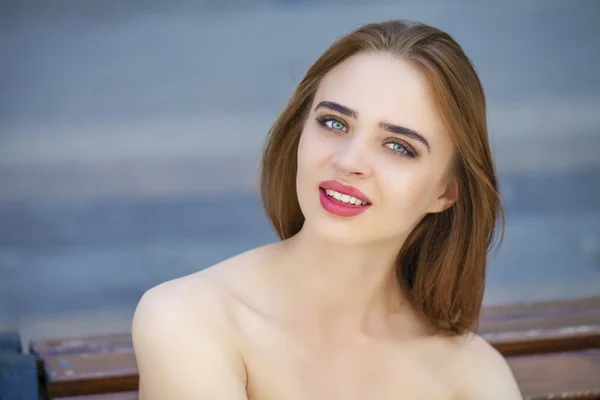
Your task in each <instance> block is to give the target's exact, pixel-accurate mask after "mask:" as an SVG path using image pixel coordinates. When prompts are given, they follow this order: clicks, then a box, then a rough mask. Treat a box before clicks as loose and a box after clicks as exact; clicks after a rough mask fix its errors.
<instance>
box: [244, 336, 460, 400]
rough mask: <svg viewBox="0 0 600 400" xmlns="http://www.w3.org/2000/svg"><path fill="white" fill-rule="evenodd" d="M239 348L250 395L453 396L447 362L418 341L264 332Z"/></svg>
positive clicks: (269, 399) (256, 399) (255, 399)
mask: <svg viewBox="0 0 600 400" xmlns="http://www.w3.org/2000/svg"><path fill="white" fill-rule="evenodd" d="M244 350H245V351H244V360H245V362H246V368H247V374H248V389H247V392H248V399H249V400H296V399H298V400H305V399H311V400H312V399H314V400H320V399H323V400H335V399H344V400H353V399H357V400H358V399H370V400H371V399H372V400H379V399H380V400H388V399H389V400H412V399H415V400H417V399H419V400H428V399H431V400H451V399H452V398H453V397H454V392H455V390H454V388H453V385H452V381H451V379H449V374H448V371H447V367H446V366H445V365H444V363H443V362H439V360H436V359H435V357H433V358H432V357H429V356H428V355H427V352H423V351H419V348H418V346H417V347H415V346H410V345H407V346H404V348H398V347H395V346H393V345H390V344H368V345H360V346H336V345H332V346H326V345H318V346H315V345H308V344H304V343H301V342H300V341H298V340H293V339H292V338H291V337H283V336H281V335H271V334H264V332H263V335H262V336H256V337H254V338H252V339H250V340H247V341H246V343H245V349H244Z"/></svg>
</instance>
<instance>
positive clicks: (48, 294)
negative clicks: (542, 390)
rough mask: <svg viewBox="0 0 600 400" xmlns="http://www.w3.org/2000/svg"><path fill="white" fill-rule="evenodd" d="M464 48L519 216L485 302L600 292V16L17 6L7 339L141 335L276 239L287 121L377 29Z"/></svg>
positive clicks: (552, 5)
mask: <svg viewBox="0 0 600 400" xmlns="http://www.w3.org/2000/svg"><path fill="white" fill-rule="evenodd" d="M395 18H406V19H413V20H418V21H421V22H425V23H428V24H432V25H434V26H437V27H439V28H441V29H443V30H446V31H447V32H448V33H450V34H451V35H452V36H453V37H454V38H455V39H456V40H457V41H458V42H459V43H460V44H461V45H462V46H463V48H464V49H465V51H466V53H467V55H468V56H469V57H470V58H471V59H472V61H473V63H474V64H475V66H476V68H477V70H478V72H479V74H480V77H481V79H482V81H483V84H484V87H485V90H486V94H487V99H488V105H489V108H488V110H489V124H490V132H491V140H492V148H493V151H494V154H495V157H496V163H497V166H498V169H499V172H500V178H501V186H502V191H503V196H504V199H505V202H506V206H507V210H508V221H507V227H506V235H505V240H504V244H503V246H502V248H501V250H500V251H499V253H498V254H497V255H496V256H495V257H494V258H493V259H492V261H491V263H490V267H489V275H488V285H487V291H486V296H485V303H486V304H499V303H507V302H513V301H522V300H541V299H548V298H573V297H574V298H577V297H583V296H587V295H592V294H600V155H599V151H600V78H599V75H598V72H599V71H600V45H599V44H598V43H599V39H600V24H599V23H598V21H599V20H600V1H597V0H588V1H582V0H569V1H567V0H562V1H556V0H537V1H536V0H529V1H521V2H491V1H420V2H418V1H373V0H371V1H358V0H356V1H341V0H339V1H334V0H328V1H325V0H321V1H316V0H315V1H302V0H295V1H294V0H287V1H284V0H279V1H276V0H271V1H259V0H254V1H252V0H245V1H242V0H237V1H236V0H222V1H216V0H214V1H210V0H197V1H192V0H188V1H180V0H175V1H168V2H167V1H144V2H143V3H142V2H127V1H110V0H88V1H85V2H83V1H75V0H73V1H66V0H55V1H51V2H50V1H41V0H40V1H30V0H25V1H19V2H17V1H7V0H5V1H2V2H0V330H1V329H4V328H16V329H18V330H19V331H20V332H21V334H22V336H23V340H28V339H30V338H47V337H55V336H72V335H79V334H92V333H109V332H127V331H129V330H130V323H131V316H132V315H133V311H134V308H135V305H136V304H137V301H138V300H139V298H140V297H141V295H142V294H143V293H144V291H146V290H147V289H149V288H150V287H152V286H154V285H157V284H159V283H161V282H164V281H166V280H169V279H173V278H176V277H180V276H183V275H187V274H190V273H193V272H195V271H198V270H201V269H203V268H205V267H207V266H210V265H212V264H214V263H216V262H218V261H221V260H223V259H225V258H227V257H230V256H232V255H234V254H237V253H239V252H242V251H245V250H248V249H250V248H252V247H256V246H259V245H262V244H265V243H268V242H270V241H273V240H275V235H274V234H273V233H272V232H271V230H270V228H269V226H268V223H267V220H266V218H265V216H264V214H263V212H262V208H261V206H260V203H259V199H258V196H257V163H258V160H259V157H260V150H261V146H262V144H263V141H264V138H265V135H266V133H267V130H268V128H269V126H270V124H271V123H272V122H273V120H274V118H275V117H276V115H277V114H278V113H279V112H280V111H281V110H282V109H283V106H284V104H285V102H286V100H287V98H288V96H289V95H290V94H291V92H292V90H293V89H294V87H295V86H296V85H297V83H298V82H299V80H300V79H301V78H302V76H303V74H304V73H305V71H306V69H307V68H308V67H309V65H310V64H311V63H312V62H313V61H314V60H315V59H316V57H318V55H320V54H321V53H322V52H323V51H324V50H325V49H326V48H327V46H328V45H329V44H330V43H331V42H332V41H333V40H334V39H336V38H337V37H338V36H340V35H343V34H345V33H347V32H349V31H350V30H351V29H353V28H356V27H358V26H359V25H361V24H363V23H368V22H374V21H381V20H387V19H395Z"/></svg>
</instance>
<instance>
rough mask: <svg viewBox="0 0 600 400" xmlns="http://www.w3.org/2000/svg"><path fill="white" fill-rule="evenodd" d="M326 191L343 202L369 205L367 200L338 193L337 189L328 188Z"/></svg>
mask: <svg viewBox="0 0 600 400" xmlns="http://www.w3.org/2000/svg"><path fill="white" fill-rule="evenodd" d="M325 193H327V195H328V196H329V197H333V198H334V199H336V200H338V201H341V202H343V203H348V204H352V205H357V206H366V205H367V203H366V202H364V201H362V200H359V199H357V198H356V197H352V196H348V195H347V194H342V193H338V192H336V191H335V190H331V189H326V190H325Z"/></svg>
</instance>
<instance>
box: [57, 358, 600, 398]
mask: <svg viewBox="0 0 600 400" xmlns="http://www.w3.org/2000/svg"><path fill="white" fill-rule="evenodd" d="M507 360H508V362H509V364H510V367H511V369H512V370H513V373H514V374H515V377H516V379H517V382H518V383H519V386H520V387H521V390H522V392H523V395H524V397H525V398H526V399H529V400H548V399H557V398H560V399H568V400H590V399H600V349H594V350H585V351H579V352H568V353H551V354H539V355H532V356H518V357H509V358H508V359H507ZM49 361H50V362H49V363H48V366H49V369H50V371H52V372H53V373H52V374H51V377H50V379H49V383H48V395H49V396H50V397H51V398H52V397H57V396H73V395H82V394H92V393H106V392H111V391H112V392H115V391H128V390H129V391H131V390H137V385H138V382H139V380H138V376H137V364H136V362H135V357H134V355H133V354H132V353H129V352H121V353H93V354H79V355H62V356H51V357H50V360H49Z"/></svg>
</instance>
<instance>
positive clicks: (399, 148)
mask: <svg viewBox="0 0 600 400" xmlns="http://www.w3.org/2000/svg"><path fill="white" fill-rule="evenodd" d="M385 146H386V147H387V148H388V149H390V150H391V151H392V152H393V153H395V154H398V155H402V156H409V157H413V158H414V157H416V154H415V152H414V151H413V150H412V149H410V148H409V147H408V146H406V145H404V144H402V143H399V142H389V143H386V144H385Z"/></svg>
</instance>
